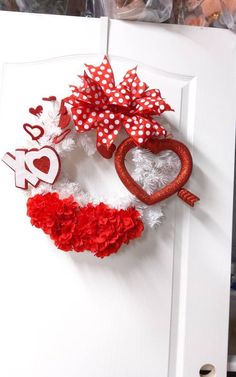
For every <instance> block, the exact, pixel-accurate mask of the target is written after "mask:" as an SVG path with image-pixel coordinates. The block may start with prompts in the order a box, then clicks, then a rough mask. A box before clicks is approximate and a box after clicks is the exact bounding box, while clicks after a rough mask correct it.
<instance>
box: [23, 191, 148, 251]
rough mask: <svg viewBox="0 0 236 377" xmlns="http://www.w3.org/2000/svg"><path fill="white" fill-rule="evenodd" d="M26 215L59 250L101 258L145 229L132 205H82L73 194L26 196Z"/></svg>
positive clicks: (116, 249) (136, 236)
mask: <svg viewBox="0 0 236 377" xmlns="http://www.w3.org/2000/svg"><path fill="white" fill-rule="evenodd" d="M27 215H28V216H29V217H31V224H32V225H34V226H36V227H37V228H41V229H42V230H43V231H44V232H45V233H46V234H48V235H49V236H50V237H51V239H52V240H53V241H54V243H55V245H56V246H57V247H58V248H59V249H61V250H64V251H69V250H74V251H77V252H83V251H86V250H90V251H91V252H93V253H94V254H95V255H96V256H97V257H100V258H104V257H105V256H108V255H110V254H112V253H116V252H117V251H118V250H119V248H120V247H121V246H122V244H123V243H124V244H128V243H129V241H130V240H132V239H134V238H138V237H140V236H141V233H142V231H143V229H144V226H143V222H142V220H141V219H140V214H139V212H138V211H136V209H135V208H129V209H127V210H117V209H112V208H109V207H108V206H107V205H105V204H104V203H100V204H99V205H96V206H93V205H92V204H88V205H87V206H86V207H82V208H81V207H79V205H78V203H76V202H75V201H74V198H73V197H72V196H70V197H69V198H66V199H60V198H59V196H58V194H57V193H47V194H44V195H35V196H34V197H32V198H30V199H28V202H27Z"/></svg>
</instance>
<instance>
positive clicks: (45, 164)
mask: <svg viewBox="0 0 236 377" xmlns="http://www.w3.org/2000/svg"><path fill="white" fill-rule="evenodd" d="M33 164H34V166H35V167H36V168H37V169H38V170H41V171H42V172H43V173H45V174H48V172H49V169H50V160H49V158H48V157H46V156H43V157H41V158H37V159H35V160H34V161H33Z"/></svg>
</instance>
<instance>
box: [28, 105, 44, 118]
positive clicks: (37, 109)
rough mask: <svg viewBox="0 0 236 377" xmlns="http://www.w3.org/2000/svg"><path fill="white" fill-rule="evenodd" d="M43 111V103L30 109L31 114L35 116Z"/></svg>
mask: <svg viewBox="0 0 236 377" xmlns="http://www.w3.org/2000/svg"><path fill="white" fill-rule="evenodd" d="M42 111H43V107H42V106H41V105H39V106H37V107H36V108H35V109H34V108H33V107H31V108H30V109H29V112H30V114H33V115H35V116H38V115H40V114H41V113H42Z"/></svg>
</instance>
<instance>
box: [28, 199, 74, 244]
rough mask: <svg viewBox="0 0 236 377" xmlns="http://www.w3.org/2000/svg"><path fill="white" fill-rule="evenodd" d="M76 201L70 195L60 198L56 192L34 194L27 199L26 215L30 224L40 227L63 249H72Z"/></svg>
mask: <svg viewBox="0 0 236 377" xmlns="http://www.w3.org/2000/svg"><path fill="white" fill-rule="evenodd" d="M78 208H79V206H78V203H76V202H75V201H74V198H73V197H72V196H70V197H69V198H66V199H60V198H59V195H58V194H57V193H55V192H54V193H47V194H44V195H35V196H34V197H32V198H29V199H28V202H27V215H28V216H29V217H31V224H32V225H34V226H36V227H37V228H41V229H42V230H43V231H44V232H45V233H46V234H49V235H50V237H51V238H52V239H53V240H54V241H55V244H56V246H57V247H58V248H59V249H62V250H64V251H69V250H72V247H73V243H72V238H73V232H74V229H75V224H76V215H77V211H78Z"/></svg>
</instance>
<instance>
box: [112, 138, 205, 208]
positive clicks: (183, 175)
mask: <svg viewBox="0 0 236 377" xmlns="http://www.w3.org/2000/svg"><path fill="white" fill-rule="evenodd" d="M135 147H136V144H135V143H134V141H133V140H132V139H131V138H128V139H126V140H124V141H123V142H122V143H121V144H120V146H119V147H118V149H117V151H116V154H115V167H116V171H117V174H118V176H119V177H120V179H121V181H122V182H123V184H124V185H125V187H126V188H127V189H128V190H129V191H130V192H131V193H132V194H133V195H135V196H136V197H137V198H138V199H139V200H141V201H142V202H143V203H145V204H148V205H152V204H155V203H158V202H160V201H162V200H164V199H167V198H168V197H170V196H171V195H173V194H175V193H177V192H179V191H180V190H181V188H182V187H183V185H184V184H185V183H186V182H187V181H188V179H189V177H190V175H191V172H192V156H191V153H190V151H189V150H188V148H187V147H186V145H184V144H183V143H181V142H180V141H177V140H173V139H154V138H153V139H150V140H148V142H147V143H146V145H145V148H146V149H149V150H150V151H151V152H152V153H154V154H157V153H160V152H162V151H166V150H171V151H173V152H175V153H176V154H177V156H178V157H179V159H180V161H181V169H180V172H179V174H178V175H177V177H176V178H175V179H174V180H173V181H172V182H171V183H169V184H167V185H166V186H165V187H163V188H162V189H160V190H159V191H156V192H154V193H153V194H151V195H149V194H148V193H147V192H146V191H145V190H143V188H142V187H141V186H139V184H138V183H137V182H135V180H134V179H133V178H132V177H131V175H130V174H129V172H128V170H127V169H126V166H125V156H126V154H127V153H128V152H129V151H130V150H131V149H132V148H135ZM186 192H188V191H187V190H185V193H186ZM188 193H189V192H188ZM189 194H190V196H191V197H188V196H187V195H179V197H181V199H183V200H184V201H186V202H187V203H188V204H189V205H191V206H193V205H194V202H196V201H197V200H199V198H198V197H196V196H195V195H194V194H192V193H189ZM185 199H186V200H185Z"/></svg>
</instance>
